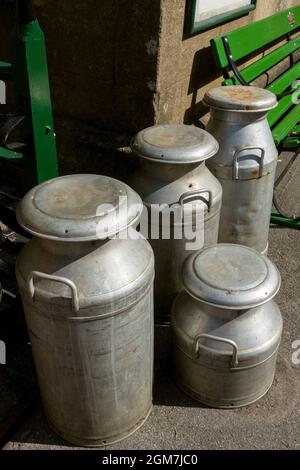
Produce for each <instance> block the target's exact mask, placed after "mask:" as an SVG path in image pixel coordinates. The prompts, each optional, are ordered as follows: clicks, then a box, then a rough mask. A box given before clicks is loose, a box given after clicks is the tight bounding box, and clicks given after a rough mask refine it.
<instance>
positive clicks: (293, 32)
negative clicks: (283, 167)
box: [211, 6, 300, 148]
mask: <svg viewBox="0 0 300 470" xmlns="http://www.w3.org/2000/svg"><path fill="white" fill-rule="evenodd" d="M299 27H300V6H296V7H293V8H290V9H288V10H284V11H281V12H279V13H276V14H274V15H272V16H269V17H267V18H264V19H262V20H259V21H256V22H254V23H251V24H248V25H246V26H244V27H242V28H239V29H236V30H235V31H231V32H230V33H227V34H226V36H218V37H216V38H214V39H212V40H211V46H212V50H213V54H214V57H215V62H216V65H217V67H218V68H219V69H220V70H221V71H222V73H223V76H224V79H225V80H224V82H223V84H224V85H249V84H251V83H252V82H253V81H254V80H256V79H257V78H259V77H260V76H262V75H264V74H267V73H268V71H269V70H270V69H271V68H272V67H274V66H275V65H277V64H279V63H280V62H281V61H282V60H283V59H285V58H289V60H290V67H289V68H288V70H287V71H285V72H284V73H282V74H281V75H280V76H278V77H276V78H275V79H274V80H273V81H272V82H271V83H268V85H267V86H266V89H267V90H270V91H272V92H273V93H275V95H276V96H277V99H278V106H277V108H275V109H273V110H271V111H270V112H269V114H268V120H269V124H270V127H271V129H272V133H273V138H274V141H275V144H276V145H277V146H279V145H280V146H281V147H283V148H297V147H299V145H300V99H299V97H300V94H299V97H298V93H297V91H296V88H297V86H298V87H300V82H299V84H297V83H296V84H295V82H296V81H297V80H298V79H299V78H300V61H299V62H296V61H294V57H293V54H294V53H295V52H296V51H297V50H298V49H299V48H300V34H298V35H297V31H298V30H299ZM282 41H284V42H283V44H282ZM278 42H280V45H279V46H278V47H276V48H275V49H273V50H272V51H271V52H267V53H266V54H265V55H264V56H263V57H260V58H258V59H257V60H255V61H254V62H253V63H251V64H250V65H248V66H245V67H243V68H239V63H240V62H241V61H247V60H248V59H250V58H251V57H252V56H253V54H255V53H256V54H259V53H261V52H263V51H264V50H266V49H268V48H269V47H270V46H273V44H276V43H278ZM299 91H300V90H299ZM297 101H298V103H297Z"/></svg>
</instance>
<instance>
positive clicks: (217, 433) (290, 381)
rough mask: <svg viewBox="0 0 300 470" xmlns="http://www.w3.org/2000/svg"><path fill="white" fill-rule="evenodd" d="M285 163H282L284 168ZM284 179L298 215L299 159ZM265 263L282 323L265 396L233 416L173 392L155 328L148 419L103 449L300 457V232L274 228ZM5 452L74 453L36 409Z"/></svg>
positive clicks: (164, 335)
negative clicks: (299, 453)
mask: <svg viewBox="0 0 300 470" xmlns="http://www.w3.org/2000/svg"><path fill="white" fill-rule="evenodd" d="M289 157H290V156H289V155H282V159H283V163H282V164H283V165H284V164H286V161H287V160H286V158H289ZM284 158H285V159H284ZM282 164H280V168H281V165H282ZM280 168H279V171H280ZM285 178H287V180H286V179H284V180H283V182H282V185H283V186H284V187H282V186H280V192H279V193H278V198H280V201H281V203H282V204H286V207H287V208H288V209H290V210H293V211H294V212H297V211H298V213H300V184H299V182H300V160H299V159H298V160H296V161H295V162H294V164H293V166H292V168H291V170H289V173H288V175H287V177H285ZM269 256H270V258H271V259H272V260H273V261H274V262H275V263H276V265H277V266H278V268H279V270H280V272H281V275H282V288H281V290H280V292H279V294H278V296H277V302H278V304H279V306H280V309H281V312H282V315H283V319H284V332H283V338H282V344H281V347H280V350H279V358H278V365H277V372H276V376H275V380H274V383H273V386H272V387H271V389H270V391H269V392H268V393H267V394H266V395H265V396H264V397H263V398H262V399H260V400H259V401H258V402H256V403H254V404H252V405H249V406H246V407H244V408H239V409H234V410H233V409H232V410H221V409H212V408H207V407H205V406H202V405H199V403H197V402H195V401H194V400H192V399H190V398H188V397H187V396H185V395H184V394H183V393H182V392H181V391H180V390H179V389H178V388H177V387H176V385H175V383H174V381H173V377H172V367H171V361H170V335H169V329H168V328H167V327H159V326H157V327H156V328H155V353H156V361H155V384H154V408H153V412H152V414H151V415H150V417H149V419H148V420H147V422H146V423H145V424H144V426H142V427H141V428H140V429H139V430H138V431H137V432H136V433H135V434H133V435H132V436H131V437H129V438H127V439H125V440H123V441H122V442H120V443H118V444H115V445H111V446H109V447H105V448H104V449H107V450H108V449H185V450H189V449H300V364H298V365H297V364H294V363H293V361H292V355H293V354H295V349H293V347H292V345H293V343H294V341H296V340H300V321H299V315H300V312H299V288H300V231H297V230H294V229H289V228H282V227H277V226H276V227H271V229H270V245H269ZM298 357H299V359H300V352H299V355H298ZM4 449H64V450H65V449H69V450H71V449H78V447H73V446H71V445H70V444H68V443H66V442H64V441H63V440H62V439H60V438H59V437H57V436H56V434H54V433H53V432H52V431H51V430H50V428H49V427H48V425H47V423H46V420H45V417H44V414H43V411H42V407H41V405H40V404H39V405H38V406H37V407H36V409H35V410H34V412H33V413H32V414H31V416H30V417H29V418H28V419H27V420H26V421H25V422H24V423H23V425H22V426H21V427H20V428H19V429H18V430H17V432H16V433H15V434H14V435H13V436H12V438H11V439H10V440H9V441H8V442H7V443H6V445H5V446H4Z"/></svg>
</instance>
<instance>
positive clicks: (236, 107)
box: [204, 86, 277, 253]
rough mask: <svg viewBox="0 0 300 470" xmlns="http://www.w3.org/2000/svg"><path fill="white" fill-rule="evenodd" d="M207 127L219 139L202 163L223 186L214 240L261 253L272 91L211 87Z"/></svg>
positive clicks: (272, 150) (269, 178) (268, 192)
mask: <svg viewBox="0 0 300 470" xmlns="http://www.w3.org/2000/svg"><path fill="white" fill-rule="evenodd" d="M204 102H205V103H206V104H207V105H209V106H210V111H211V118H210V120H209V122H208V125H207V130H208V132H210V133H211V134H212V135H213V136H214V137H215V138H216V139H217V140H218V142H219V151H218V153H217V154H216V155H215V156H214V157H213V158H212V159H210V161H209V162H208V167H209V169H210V170H211V171H212V173H213V174H214V175H215V176H216V177H217V178H218V180H219V181H220V182H221V184H222V188H223V203H222V210H221V218H220V234H219V242H224V243H237V244H241V245H246V246H249V247H251V248H254V249H256V250H257V251H260V252H262V253H266V252H267V248H268V234H269V224H270V213H271V207H272V196H273V187H274V178H275V171H276V164H277V150H276V147H275V144H274V141H273V138H272V133H271V130H270V127H269V124H268V121H267V113H268V111H269V110H270V109H272V108H274V107H275V106H276V104H277V101H276V96H275V95H274V94H273V93H271V92H269V91H267V90H263V89H261V88H256V87H252V86H251V87H250V86H249V87H246V86H243V87H242V86H227V87H225V86H223V87H218V88H212V89H211V90H209V91H208V92H207V93H206V95H205V97H204Z"/></svg>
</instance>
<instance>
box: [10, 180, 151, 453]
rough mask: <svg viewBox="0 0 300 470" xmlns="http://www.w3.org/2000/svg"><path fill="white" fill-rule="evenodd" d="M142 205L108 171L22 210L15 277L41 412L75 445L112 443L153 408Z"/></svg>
mask: <svg viewBox="0 0 300 470" xmlns="http://www.w3.org/2000/svg"><path fill="white" fill-rule="evenodd" d="M142 207H143V206H142V201H141V199H140V197H139V196H138V195H137V194H136V193H135V192H134V191H133V190H132V189H131V188H129V187H128V186H127V185H126V184H124V183H121V182H119V181H117V180H115V179H113V178H108V177H104V176H98V175H71V176H64V177H60V178H55V179H53V180H50V181H47V182H46V183H43V184H41V185H39V186H37V187H35V188H33V189H32V190H31V191H29V193H28V194H27V195H26V196H25V197H24V199H23V200H22V202H21V204H20V206H19V208H18V212H17V217H18V221H19V223H20V224H21V226H22V227H24V229H26V230H27V231H28V232H30V233H31V234H33V235H34V237H33V238H32V240H31V241H30V242H29V243H28V244H27V245H26V246H25V248H24V249H23V250H22V252H21V253H20V255H19V257H18V259H17V265H16V274H17V280H18V285H19V290H20V294H21V297H22V302H23V306H24V311H25V316H26V322H27V326H28V330H29V334H30V338H31V345H32V352H33V357H34V361H35V365H36V371H37V376H38V382H39V386H40V391H41V396H42V400H43V404H44V409H45V412H46V415H47V418H48V421H49V424H50V426H51V427H52V428H53V429H54V430H55V431H56V432H57V433H58V434H59V435H60V436H62V437H63V438H65V439H66V440H68V441H70V442H72V443H74V444H79V445H87V446H96V445H103V444H107V443H111V442H115V441H118V440H120V439H122V438H124V437H126V436H128V435H129V434H131V433H132V432H134V431H135V430H136V429H137V428H138V427H139V426H140V425H141V424H142V423H143V422H144V420H145V419H146V418H147V416H148V415H149V413H150V411H151V407H152V362H153V289H152V286H153V276H154V257H153V252H152V249H151V247H150V245H149V243H148V242H147V240H145V239H144V238H143V237H142V236H141V235H140V234H139V233H138V232H136V231H135V228H134V227H135V226H136V224H137V223H138V220H139V218H140V215H141V212H142ZM127 229H128V232H130V235H129V234H126V231H127ZM116 233H118V234H119V237H115V238H113V236H114V235H115V234H116Z"/></svg>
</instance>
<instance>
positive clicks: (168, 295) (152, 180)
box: [130, 125, 222, 323]
mask: <svg viewBox="0 0 300 470" xmlns="http://www.w3.org/2000/svg"><path fill="white" fill-rule="evenodd" d="M132 149H133V151H134V152H135V153H136V154H137V155H139V157H141V159H140V162H139V163H140V165H139V168H138V170H137V171H136V172H135V173H134V174H133V175H132V178H131V179H130V185H131V186H132V187H133V188H134V189H135V190H136V191H137V192H138V193H139V194H140V196H141V197H142V199H143V202H144V205H145V211H144V215H145V216H146V219H147V220H146V221H145V224H144V226H146V229H147V230H146V231H147V232H148V233H147V236H148V238H149V241H150V243H151V245H152V248H153V250H154V255H155V283H154V292H155V295H154V304H155V319H156V321H157V322H161V323H168V322H169V319H170V314H171V304H172V301H173V300H174V298H175V296H176V294H177V293H178V292H180V290H181V289H182V283H181V276H180V272H181V266H182V262H183V261H184V259H185V258H186V256H187V255H188V254H189V253H191V252H192V251H194V250H199V249H201V248H202V247H203V246H208V245H211V244H215V243H216V242H217V238H218V230H219V216H220V208H221V199H222V188H221V185H220V183H219V182H218V180H217V179H216V178H215V177H214V176H213V175H212V173H211V172H210V171H209V170H208V169H207V167H206V165H205V160H207V159H208V158H210V157H212V156H213V155H214V154H215V153H216V152H217V150H218V143H217V141H216V140H215V139H214V137H212V136H211V135H210V134H209V133H208V132H206V131H204V130H202V129H199V128H197V127H194V126H187V125H158V126H153V127H149V128H147V129H144V130H142V131H141V132H139V133H138V134H137V135H136V137H135V138H134V140H133V142H132ZM144 228H145V227H144Z"/></svg>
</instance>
